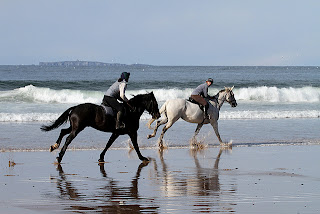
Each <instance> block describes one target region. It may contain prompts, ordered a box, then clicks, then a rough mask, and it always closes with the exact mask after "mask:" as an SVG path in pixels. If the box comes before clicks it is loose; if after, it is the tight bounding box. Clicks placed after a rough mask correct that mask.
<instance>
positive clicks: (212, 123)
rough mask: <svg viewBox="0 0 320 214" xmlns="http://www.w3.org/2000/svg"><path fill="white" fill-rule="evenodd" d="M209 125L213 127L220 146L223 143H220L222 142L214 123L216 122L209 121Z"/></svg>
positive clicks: (216, 125)
mask: <svg viewBox="0 0 320 214" xmlns="http://www.w3.org/2000/svg"><path fill="white" fill-rule="evenodd" d="M210 123H211V125H212V127H213V130H214V132H215V133H216V135H217V138H218V140H219V142H220V145H222V144H223V142H222V140H221V137H220V134H219V130H218V121H216V120H211V121H210Z"/></svg>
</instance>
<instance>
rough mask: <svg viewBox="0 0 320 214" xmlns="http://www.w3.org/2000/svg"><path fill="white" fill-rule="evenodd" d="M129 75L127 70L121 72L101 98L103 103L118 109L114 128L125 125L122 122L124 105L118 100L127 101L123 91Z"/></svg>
mask: <svg viewBox="0 0 320 214" xmlns="http://www.w3.org/2000/svg"><path fill="white" fill-rule="evenodd" d="M129 77H130V73H129V72H123V73H122V74H121V77H120V78H119V79H118V81H116V82H115V83H113V84H112V85H111V86H110V87H109V89H108V90H107V92H106V94H105V95H104V97H103V100H102V104H103V105H106V106H110V107H111V108H113V109H114V110H116V111H118V113H117V121H116V129H121V128H124V126H125V125H124V123H123V122H122V116H123V112H124V106H123V105H122V104H121V103H120V102H119V101H118V100H120V101H122V102H125V103H127V102H128V99H127V97H126V95H125V92H126V88H127V82H128V81H129Z"/></svg>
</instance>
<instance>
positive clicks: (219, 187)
mask: <svg viewBox="0 0 320 214" xmlns="http://www.w3.org/2000/svg"><path fill="white" fill-rule="evenodd" d="M141 152H142V154H143V155H144V156H147V157H149V159H150V162H149V163H142V162H141V161H140V160H139V159H138V158H137V155H136V153H135V151H130V150H128V149H111V150H109V151H108V152H107V153H106V158H105V160H106V163H105V164H103V165H98V163H97V159H98V156H99V154H100V151H99V150H83V151H79V150H78V151H72V150H68V151H67V153H66V155H65V157H64V159H63V161H62V164H61V165H55V164H54V161H55V157H56V155H57V154H56V153H49V152H41V151H37V152H1V153H0V190H1V191H0V210H1V211H0V212H1V213H69V212H70V213H71V212H76V213H89V212H99V213H115V212H117V213H140V212H146V213H191V212H196V213H197V212H222V213H319V212H320V204H319V203H318V202H319V198H320V185H319V182H320V171H319V165H318V163H319V162H320V156H319V152H320V146H319V145H282V146H279V145H278V146H249V147H248V146H238V147H233V149H232V150H219V148H207V149H204V150H201V151H195V150H192V149H188V148H169V149H168V150H164V151H163V152H159V151H158V150H157V149H155V148H154V149H142V150H141Z"/></svg>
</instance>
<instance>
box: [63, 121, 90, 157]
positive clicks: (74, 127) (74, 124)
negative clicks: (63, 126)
mask: <svg viewBox="0 0 320 214" xmlns="http://www.w3.org/2000/svg"><path fill="white" fill-rule="evenodd" d="M70 125H71V127H72V131H71V133H70V134H69V136H68V137H67V139H66V142H65V143H64V145H63V147H62V149H61V151H60V153H59V156H58V157H57V161H58V163H60V162H61V160H62V158H63V155H64V153H65V152H66V150H67V148H68V146H69V144H70V143H71V141H72V140H73V139H74V138H75V137H76V136H77V135H78V134H79V132H81V131H82V130H83V129H84V128H85V126H81V125H80V121H79V118H78V117H77V116H74V117H72V116H71V117H70Z"/></svg>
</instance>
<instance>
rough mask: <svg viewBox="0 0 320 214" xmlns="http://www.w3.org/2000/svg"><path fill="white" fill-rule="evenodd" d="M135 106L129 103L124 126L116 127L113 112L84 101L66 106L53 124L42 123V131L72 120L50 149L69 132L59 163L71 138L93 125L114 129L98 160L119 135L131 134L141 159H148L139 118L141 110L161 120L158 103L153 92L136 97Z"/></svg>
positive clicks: (101, 129)
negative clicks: (139, 138) (141, 143)
mask: <svg viewBox="0 0 320 214" xmlns="http://www.w3.org/2000/svg"><path fill="white" fill-rule="evenodd" d="M128 103H129V104H130V106H132V108H133V109H130V108H129V107H128V106H126V115H125V116H124V118H123V122H124V123H125V128H123V129H116V128H115V125H116V119H115V117H114V116H113V115H112V114H106V113H105V110H104V108H103V107H102V106H99V105H95V104H92V103H84V104H80V105H77V106H73V107H71V108H69V109H67V110H66V111H65V112H64V113H63V114H62V115H61V116H60V117H59V118H58V119H57V120H56V121H54V122H53V123H52V124H50V125H47V126H45V125H43V126H42V127H41V130H43V131H50V130H53V129H56V128H58V127H59V126H61V125H62V124H64V123H65V122H67V120H68V119H69V120H70V127H69V128H67V129H62V130H61V132H60V136H59V138H58V140H57V142H56V144H55V145H53V146H51V148H50V151H51V152H52V151H53V150H55V149H57V148H59V146H60V143H61V140H62V138H63V137H64V136H65V135H67V134H69V136H68V137H67V139H66V142H65V144H64V146H63V147H62V149H61V151H60V153H59V156H58V157H57V161H58V163H60V162H61V160H62V157H63V155H64V153H65V152H66V150H67V147H68V146H69V144H70V143H71V141H72V140H73V139H74V138H75V137H76V136H77V135H78V134H79V132H81V131H82V130H83V129H84V128H86V127H92V128H94V129H97V130H99V131H103V132H112V135H111V137H110V139H109V141H108V143H107V145H106V147H105V149H104V150H103V151H102V152H101V154H100V159H99V162H104V155H105V153H106V151H107V150H108V148H109V147H110V146H111V145H112V143H113V142H114V141H115V140H116V139H117V138H118V137H119V135H124V134H128V135H129V136H130V138H131V142H132V144H133V146H134V148H135V150H136V152H137V155H138V157H139V159H140V160H142V161H144V160H148V159H147V158H146V157H143V156H142V155H141V153H140V150H139V146H138V142H137V131H138V129H139V120H140V117H141V115H142V113H143V112H144V111H145V110H147V111H148V112H149V113H150V114H151V115H152V118H154V119H158V118H159V117H160V113H159V109H158V103H157V100H156V99H155V97H154V94H153V92H151V93H148V94H140V95H137V96H134V97H133V98H132V99H130V100H129V102H128Z"/></svg>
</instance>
